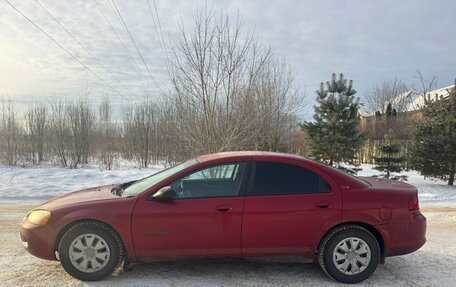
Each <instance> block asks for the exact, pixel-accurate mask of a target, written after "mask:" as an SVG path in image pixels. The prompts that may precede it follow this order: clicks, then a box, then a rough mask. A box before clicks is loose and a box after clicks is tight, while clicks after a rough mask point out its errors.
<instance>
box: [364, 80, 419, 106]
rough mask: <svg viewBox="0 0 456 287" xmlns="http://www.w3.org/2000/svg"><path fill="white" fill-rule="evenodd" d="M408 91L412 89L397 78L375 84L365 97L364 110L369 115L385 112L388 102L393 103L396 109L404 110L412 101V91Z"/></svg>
mask: <svg viewBox="0 0 456 287" xmlns="http://www.w3.org/2000/svg"><path fill="white" fill-rule="evenodd" d="M407 92H410V89H409V88H408V87H407V85H406V84H405V83H403V82H402V81H401V80H399V79H397V78H394V79H393V80H389V81H384V82H381V83H380V84H375V86H374V87H373V88H372V89H371V90H370V91H369V92H368V93H367V95H366V97H365V99H364V103H363V104H364V110H365V112H366V113H367V114H369V115H373V114H374V113H375V112H380V113H381V114H384V113H385V112H386V108H387V106H388V103H391V104H392V106H393V108H394V109H395V110H396V111H398V112H402V111H404V110H405V109H406V108H407V105H408V104H409V103H410V93H407Z"/></svg>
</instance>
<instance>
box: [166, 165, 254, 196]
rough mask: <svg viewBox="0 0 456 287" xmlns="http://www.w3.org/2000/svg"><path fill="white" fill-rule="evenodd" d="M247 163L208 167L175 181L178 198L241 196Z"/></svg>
mask: <svg viewBox="0 0 456 287" xmlns="http://www.w3.org/2000/svg"><path fill="white" fill-rule="evenodd" d="M244 169H245V163H229V164H221V165H215V166H210V167H206V168H203V169H200V170H198V171H195V172H192V173H190V174H188V175H186V176H184V177H183V178H180V179H178V180H176V181H174V182H173V183H172V184H171V187H172V188H173V190H174V191H175V192H176V194H177V198H179V199H182V198H204V197H231V196H237V195H239V190H240V187H241V181H242V177H243V174H244Z"/></svg>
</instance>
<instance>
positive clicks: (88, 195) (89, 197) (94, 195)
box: [39, 185, 120, 210]
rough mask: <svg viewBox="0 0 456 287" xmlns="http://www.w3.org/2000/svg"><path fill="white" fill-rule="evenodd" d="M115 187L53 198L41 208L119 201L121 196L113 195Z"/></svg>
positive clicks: (92, 189)
mask: <svg viewBox="0 0 456 287" xmlns="http://www.w3.org/2000/svg"><path fill="white" fill-rule="evenodd" d="M114 186H115V185H105V186H98V187H92V188H87V189H83V190H79V191H73V192H69V193H66V194H63V195H61V196H58V197H54V198H52V199H51V200H49V201H47V202H45V203H44V204H42V205H41V206H40V207H39V208H40V209H41V208H42V209H48V210H49V209H53V208H58V207H61V206H66V205H74V204H79V203H84V202H91V201H99V200H111V199H118V198H120V197H119V196H116V195H114V194H112V193H111V189H112V188H113V187H114Z"/></svg>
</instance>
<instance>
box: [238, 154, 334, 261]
mask: <svg viewBox="0 0 456 287" xmlns="http://www.w3.org/2000/svg"><path fill="white" fill-rule="evenodd" d="M341 209H342V203H341V199H340V193H339V189H338V186H337V185H336V184H335V182H334V181H333V180H332V179H331V178H330V177H328V175H326V174H325V173H324V172H323V171H321V170H317V169H315V168H313V167H312V166H310V165H309V166H305V165H304V163H301V162H288V163H282V162H274V161H257V162H255V163H253V164H252V172H251V176H250V181H249V187H248V189H247V194H246V198H245V204H244V216H243V223H242V254H243V256H246V257H249V256H255V257H256V256H296V255H298V256H306V257H312V256H313V255H314V250H315V248H316V246H317V245H318V242H319V240H320V239H321V237H322V236H323V235H324V233H325V232H326V231H327V230H328V229H329V228H330V227H331V226H334V225H335V224H337V223H339V222H340V221H341Z"/></svg>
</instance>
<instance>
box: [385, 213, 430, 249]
mask: <svg viewBox="0 0 456 287" xmlns="http://www.w3.org/2000/svg"><path fill="white" fill-rule="evenodd" d="M377 227H378V229H379V231H380V233H381V234H382V236H383V238H384V241H385V257H390V256H397V255H404V254H409V253H412V252H414V251H416V250H418V249H420V248H421V247H422V246H423V245H424V244H425V243H426V217H424V215H422V214H421V212H420V211H418V210H416V211H412V212H411V221H410V223H396V224H385V225H380V226H377Z"/></svg>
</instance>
